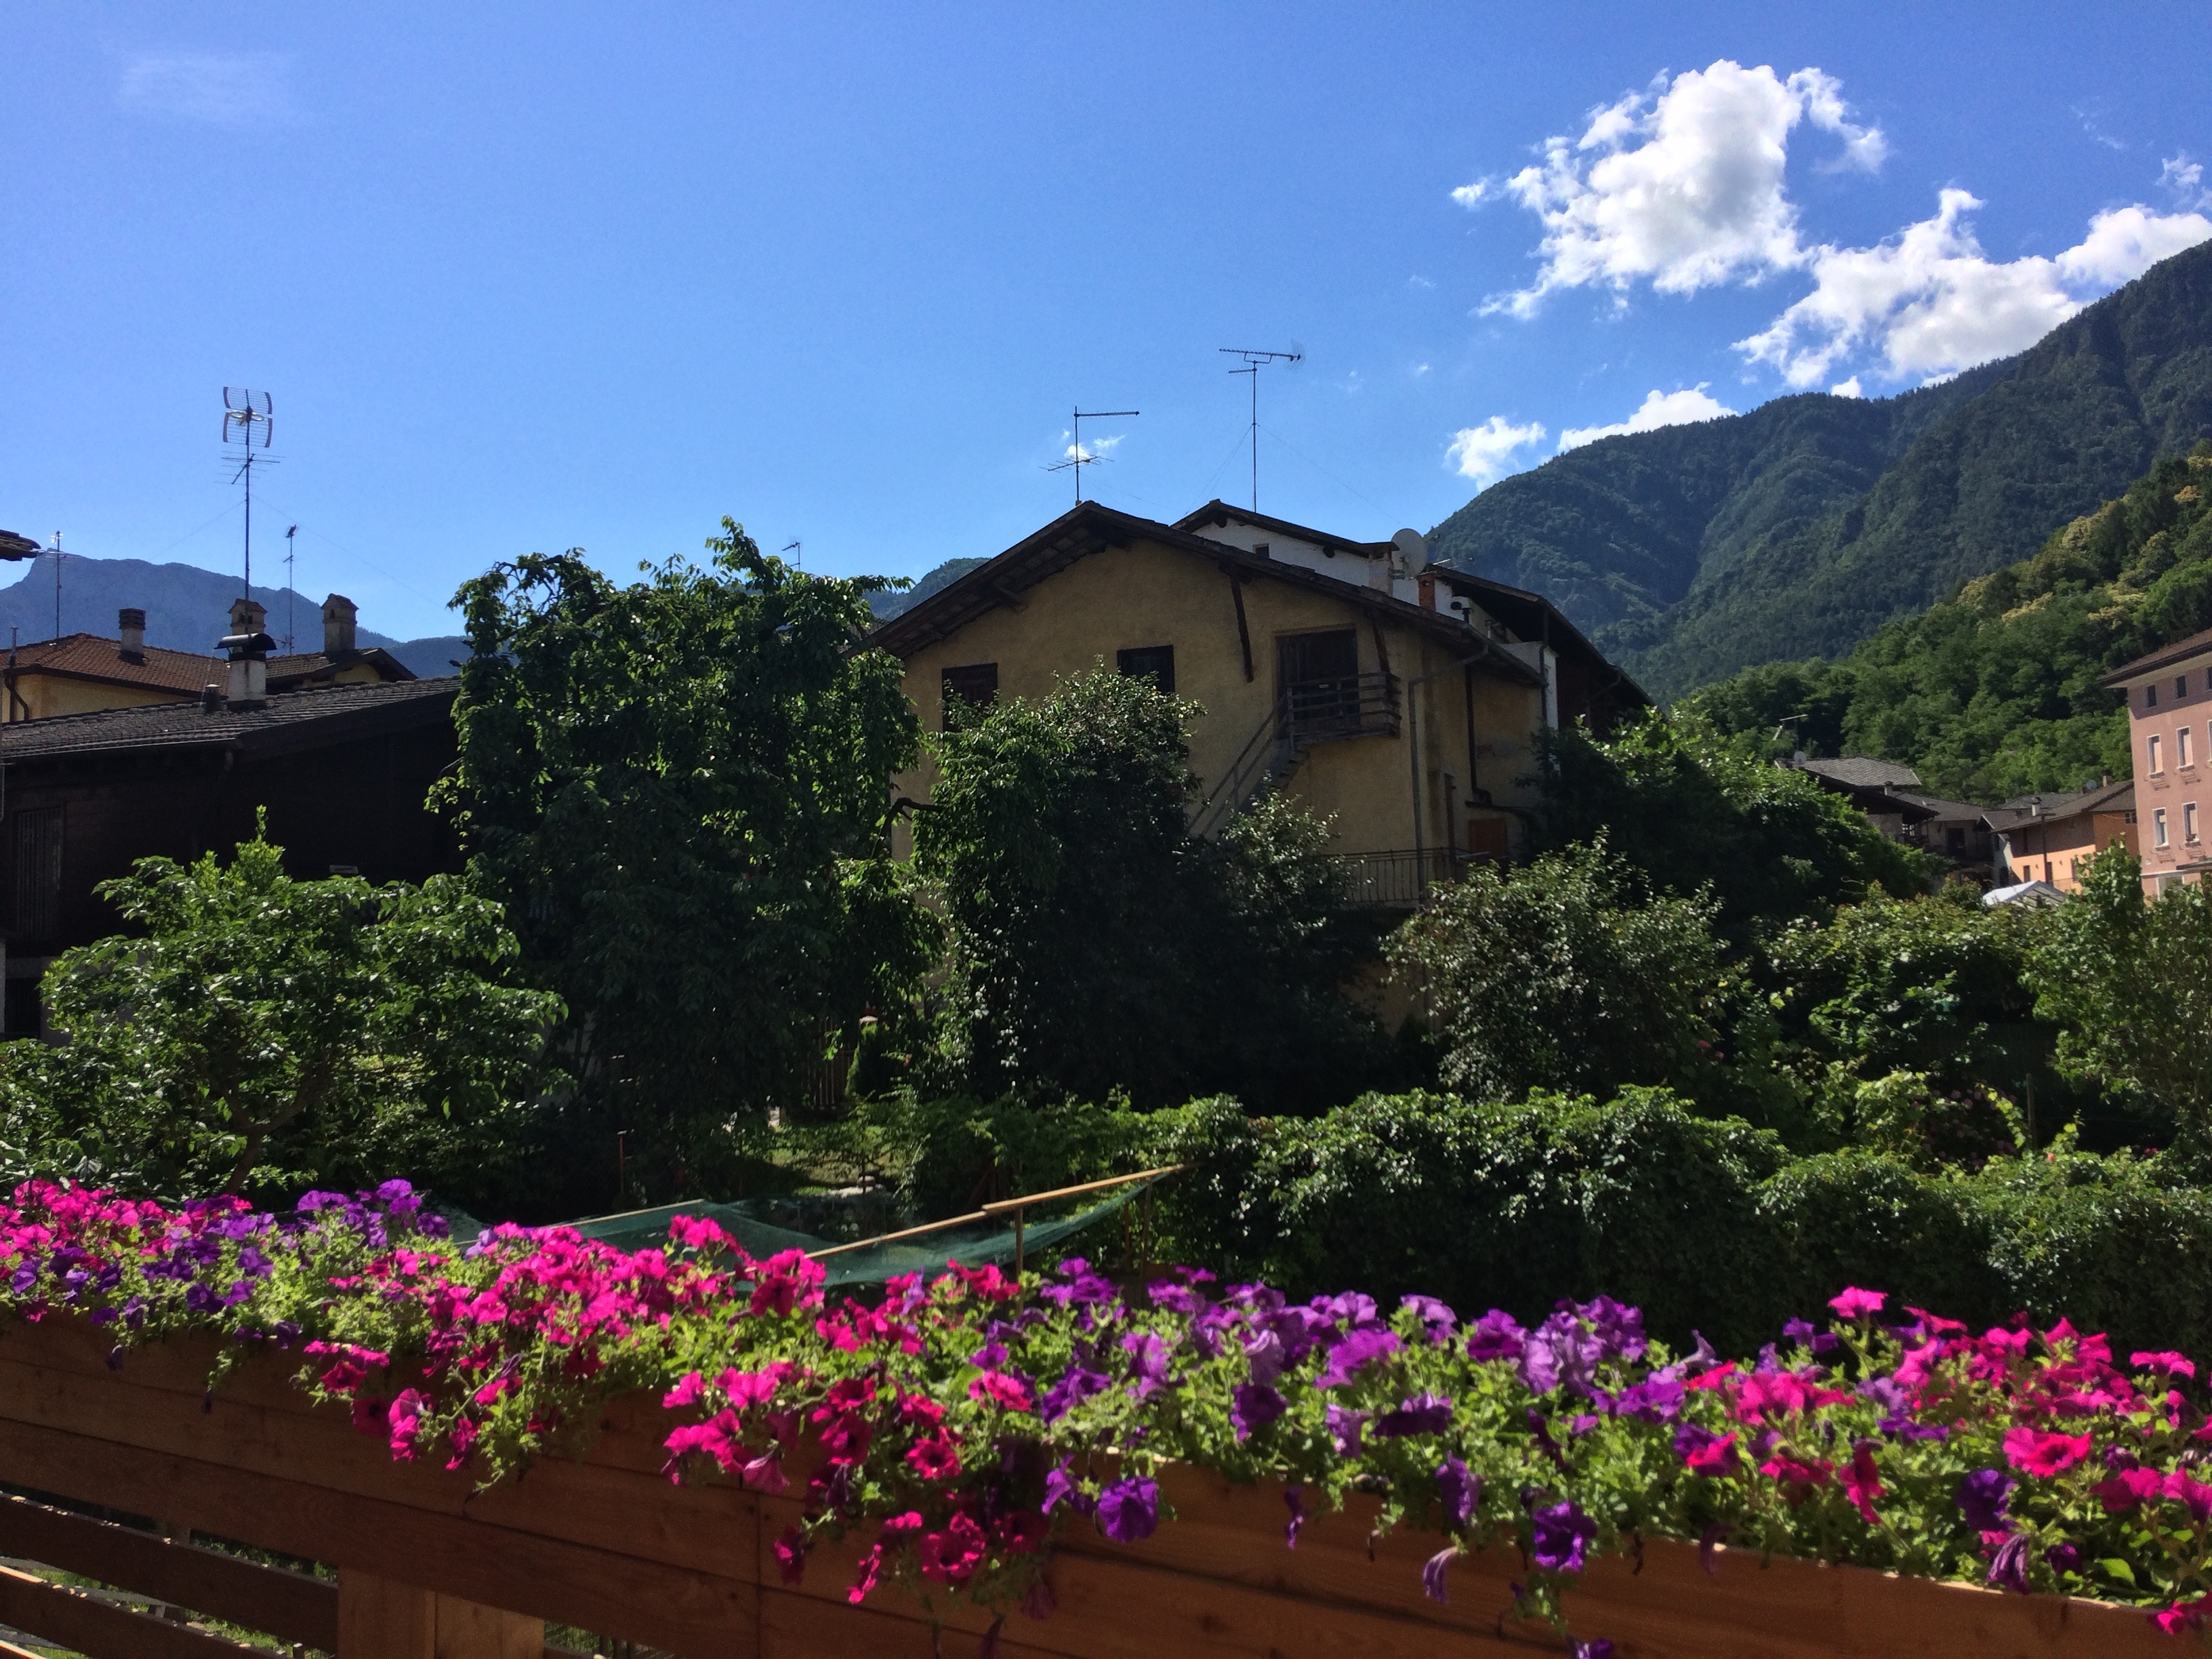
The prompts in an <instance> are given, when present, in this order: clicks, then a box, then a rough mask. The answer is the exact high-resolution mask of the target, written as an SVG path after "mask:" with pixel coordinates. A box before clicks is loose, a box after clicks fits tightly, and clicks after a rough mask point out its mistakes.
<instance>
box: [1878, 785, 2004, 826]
mask: <svg viewBox="0 0 2212 1659" xmlns="http://www.w3.org/2000/svg"><path fill="white" fill-rule="evenodd" d="M1887 793H1888V794H1889V795H1890V796H1891V797H1892V798H1893V799H1897V800H1906V801H1911V803H1912V804H1913V805H1916V806H1924V807H1926V808H1927V809H1928V811H1929V812H1931V813H1932V814H1934V817H1933V818H1932V819H1931V820H1930V822H1933V823H1980V822H1981V821H1982V820H1983V819H1984V818H1985V817H1988V816H1989V811H1990V809H1989V808H1988V807H1986V806H1977V805H1975V804H1974V803H1973V802H1972V801H1970V800H1946V799H1943V797H1942V796H1941V795H1930V794H1928V793H1924V792H1923V791H1921V790H1918V789H1892V790H1889V791H1887Z"/></svg>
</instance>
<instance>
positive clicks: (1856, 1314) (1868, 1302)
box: [1828, 1285, 1889, 1319]
mask: <svg viewBox="0 0 2212 1659" xmlns="http://www.w3.org/2000/svg"><path fill="white" fill-rule="evenodd" d="M1888 1300H1889V1297H1888V1295H1887V1292H1885V1291H1863V1290H1860V1289H1858V1288H1857V1286H1856V1285H1854V1286H1852V1287H1850V1288H1849V1289H1847V1290H1845V1291H1843V1293H1842V1294H1840V1295H1838V1296H1832V1297H1829V1298H1828V1305H1829V1306H1830V1307H1831V1308H1833V1309H1834V1310H1836V1316H1837V1317H1838V1318H1839V1319H1871V1318H1873V1317H1874V1316H1875V1315H1876V1314H1878V1313H1880V1312H1881V1310H1882V1304H1885V1303H1887V1301H1888Z"/></svg>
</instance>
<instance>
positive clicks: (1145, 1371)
mask: <svg viewBox="0 0 2212 1659" xmlns="http://www.w3.org/2000/svg"><path fill="white" fill-rule="evenodd" d="M1121 1347H1122V1350H1123V1352H1126V1353H1127V1354H1128V1356H1129V1359H1130V1367H1129V1370H1130V1376H1131V1377H1132V1378H1133V1381H1132V1382H1131V1384H1130V1388H1129V1392H1130V1393H1131V1394H1133V1395H1135V1396H1136V1397H1137V1398H1138V1399H1139V1400H1143V1399H1146V1398H1147V1397H1148V1396H1150V1395H1153V1394H1156V1393H1158V1391H1159V1390H1160V1389H1164V1388H1165V1387H1166V1386H1167V1381H1168V1358H1169V1350H1168V1345H1167V1344H1166V1343H1164V1342H1163V1341H1161V1340H1160V1339H1159V1338H1158V1337H1157V1336H1155V1335H1153V1334H1152V1333H1151V1332H1150V1331H1145V1332H1142V1333H1138V1332H1131V1333H1130V1334H1128V1335H1127V1336H1125V1337H1123V1338H1122V1339H1121Z"/></svg>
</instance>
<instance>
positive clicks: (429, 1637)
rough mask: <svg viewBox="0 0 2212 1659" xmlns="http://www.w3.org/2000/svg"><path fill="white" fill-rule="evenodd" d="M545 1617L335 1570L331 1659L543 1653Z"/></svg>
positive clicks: (527, 1657) (534, 1657) (526, 1657)
mask: <svg viewBox="0 0 2212 1659" xmlns="http://www.w3.org/2000/svg"><path fill="white" fill-rule="evenodd" d="M546 1653H547V1649H546V1646H545V1621H544V1620H542V1619H531V1618H527V1617H526V1616H525V1615H523V1614H521V1613H508V1612H506V1611H504V1610H503V1609H501V1608H499V1607H485V1606H484V1605H483V1603H482V1602H479V1601H463V1600H462V1599H461V1598H460V1597H459V1596H457V1595H438V1594H437V1593H436V1592H435V1591H434V1590H427V1589H420V1588H418V1587H416V1585H413V1584H403V1583H400V1582H399V1581H398V1580H397V1579H395V1578H385V1577H379V1576H378V1575H377V1574H375V1573H368V1572H360V1571H356V1570H354V1569H353V1568H350V1567H342V1568H340V1569H339V1570H338V1645H337V1655H338V1659H545V1655H546Z"/></svg>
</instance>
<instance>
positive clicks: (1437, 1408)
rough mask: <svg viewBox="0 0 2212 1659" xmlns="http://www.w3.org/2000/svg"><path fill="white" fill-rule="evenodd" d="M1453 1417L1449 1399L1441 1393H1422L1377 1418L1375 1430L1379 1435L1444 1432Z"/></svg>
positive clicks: (1449, 1425)
mask: <svg viewBox="0 0 2212 1659" xmlns="http://www.w3.org/2000/svg"><path fill="white" fill-rule="evenodd" d="M1451 1419H1452V1402H1451V1401H1449V1400H1448V1399H1446V1398H1445V1397H1444V1396H1443V1395H1434V1394H1420V1395H1414V1396H1413V1398H1412V1399H1411V1400H1408V1401H1405V1402H1404V1403H1403V1404H1402V1405H1401V1406H1400V1407H1398V1409H1397V1410H1395V1411H1391V1412H1384V1413H1383V1415H1382V1416H1380V1417H1378V1418H1376V1419H1375V1432H1376V1434H1377V1435H1378V1436H1385V1435H1406V1434H1442V1433H1443V1432H1444V1431H1446V1430H1447V1429H1449V1428H1450V1427H1451Z"/></svg>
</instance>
